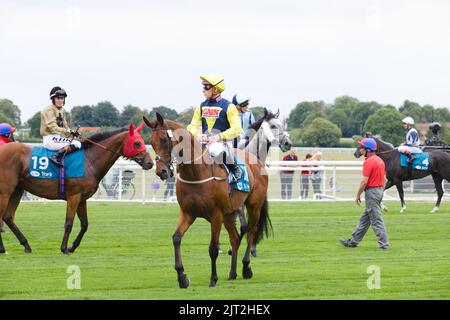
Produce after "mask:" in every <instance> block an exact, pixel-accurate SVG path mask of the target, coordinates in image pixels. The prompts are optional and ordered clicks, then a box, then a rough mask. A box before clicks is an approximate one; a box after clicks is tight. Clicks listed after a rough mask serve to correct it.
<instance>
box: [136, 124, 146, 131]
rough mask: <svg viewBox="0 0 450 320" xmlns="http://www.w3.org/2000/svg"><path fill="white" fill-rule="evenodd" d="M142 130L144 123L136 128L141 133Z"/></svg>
mask: <svg viewBox="0 0 450 320" xmlns="http://www.w3.org/2000/svg"><path fill="white" fill-rule="evenodd" d="M142 128H144V123H143V122H142V123H141V124H140V126H139V127H137V128H136V131H137V132H141V130H142Z"/></svg>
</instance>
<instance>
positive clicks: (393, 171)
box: [354, 135, 450, 213]
mask: <svg viewBox="0 0 450 320" xmlns="http://www.w3.org/2000/svg"><path fill="white" fill-rule="evenodd" d="M366 137H370V138H373V139H375V141H376V142H377V146H378V149H377V151H376V154H377V155H378V156H379V157H380V158H381V159H382V160H383V161H384V163H385V165H386V178H387V183H386V186H385V190H387V189H389V188H390V187H392V186H394V185H395V186H396V187H397V190H398V194H399V197H400V201H401V205H402V210H401V211H400V212H403V211H404V210H405V208H406V206H405V201H404V192H403V181H410V180H416V179H421V178H424V177H426V176H428V175H431V176H432V177H433V182H434V186H435V187H436V191H437V196H438V197H437V200H436V204H435V206H434V208H433V209H432V210H431V213H434V212H437V211H438V210H439V206H440V204H441V200H442V196H443V195H444V190H443V188H442V181H443V180H444V179H445V180H447V181H449V182H450V155H449V154H448V153H446V152H444V151H442V150H430V151H428V152H429V167H428V171H419V170H412V171H411V173H409V172H408V168H404V167H401V166H400V152H399V151H398V149H397V148H394V146H393V145H392V144H390V143H387V142H384V141H382V140H381V139H378V138H376V137H374V136H372V135H366ZM354 156H355V157H356V158H359V157H361V152H360V150H359V147H358V148H356V150H355V152H354Z"/></svg>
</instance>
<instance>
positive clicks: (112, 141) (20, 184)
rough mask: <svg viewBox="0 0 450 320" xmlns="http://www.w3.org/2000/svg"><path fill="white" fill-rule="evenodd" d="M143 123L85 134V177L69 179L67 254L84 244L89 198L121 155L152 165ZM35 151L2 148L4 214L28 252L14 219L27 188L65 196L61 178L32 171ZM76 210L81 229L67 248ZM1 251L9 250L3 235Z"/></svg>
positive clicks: (0, 173) (0, 185) (43, 195)
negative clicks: (32, 155)
mask: <svg viewBox="0 0 450 320" xmlns="http://www.w3.org/2000/svg"><path fill="white" fill-rule="evenodd" d="M143 126H144V124H141V125H140V126H139V127H138V128H137V129H134V127H133V124H132V123H131V124H130V127H129V129H125V128H123V129H119V130H116V131H110V132H102V133H98V134H95V135H94V136H92V137H91V138H90V139H86V138H84V139H85V141H84V142H83V145H82V148H83V149H85V154H84V177H83V178H66V179H65V188H66V199H65V200H67V208H66V222H65V225H64V237H63V240H62V244H61V251H62V252H63V253H64V254H68V253H71V252H74V251H75V249H76V248H77V247H78V246H79V245H80V242H81V239H82V238H83V235H84V234H85V232H86V231H87V229H88V218H87V204H86V200H87V199H89V198H90V197H91V196H92V195H93V194H94V193H95V192H96V191H97V188H98V185H99V182H100V181H101V180H102V178H103V177H104V176H105V174H106V173H107V172H108V170H109V169H110V168H111V167H112V165H113V164H114V162H116V160H117V159H118V158H119V157H120V156H124V157H127V158H130V159H131V160H134V161H135V162H137V163H138V164H139V165H140V166H141V167H142V168H143V169H144V170H148V169H151V168H152V166H153V159H152V158H151V156H150V155H149V153H148V152H147V151H146V149H145V144H144V140H143V139H142V137H141V136H140V134H139V132H140V131H141V130H142V128H143ZM80 139H83V138H82V137H80ZM31 152H32V146H29V145H25V144H22V143H18V142H12V143H8V144H7V145H5V146H3V147H2V148H1V149H0V218H2V219H3V220H4V222H5V223H6V224H7V225H8V227H9V228H10V229H11V231H12V232H13V233H14V235H15V236H16V237H17V239H18V240H19V242H20V244H21V245H22V246H23V247H24V248H25V252H27V253H30V252H31V247H30V245H29V244H28V241H27V239H26V238H25V236H24V235H23V233H22V232H21V231H20V230H19V228H18V226H17V225H16V224H15V221H14V220H15V213H16V209H17V207H18V206H19V202H20V199H21V197H22V194H23V192H24V190H26V191H28V192H30V193H32V194H34V195H36V196H38V197H41V198H46V199H51V200H56V199H61V197H60V193H59V192H60V190H59V180H58V179H38V178H34V177H32V176H31V175H30V170H29V162H30V157H31ZM77 152H80V151H77ZM75 213H77V215H78V218H79V219H80V222H81V229H80V232H79V234H78V236H77V238H76V239H75V241H74V242H73V245H72V247H70V248H67V243H68V240H69V235H70V232H71V231H72V226H73V220H74V217H75ZM0 253H5V247H4V246H3V242H2V238H1V235H0Z"/></svg>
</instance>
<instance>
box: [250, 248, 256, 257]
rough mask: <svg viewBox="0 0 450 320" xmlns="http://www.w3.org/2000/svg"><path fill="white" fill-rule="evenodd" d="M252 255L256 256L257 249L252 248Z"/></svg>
mask: <svg viewBox="0 0 450 320" xmlns="http://www.w3.org/2000/svg"><path fill="white" fill-rule="evenodd" d="M251 253H252V257H254V258H256V249H255V250H252V252H251Z"/></svg>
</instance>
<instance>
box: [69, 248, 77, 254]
mask: <svg viewBox="0 0 450 320" xmlns="http://www.w3.org/2000/svg"><path fill="white" fill-rule="evenodd" d="M75 249H76V248H74V247H70V248H69V249H68V251H69V252H70V253H74V252H75Z"/></svg>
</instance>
